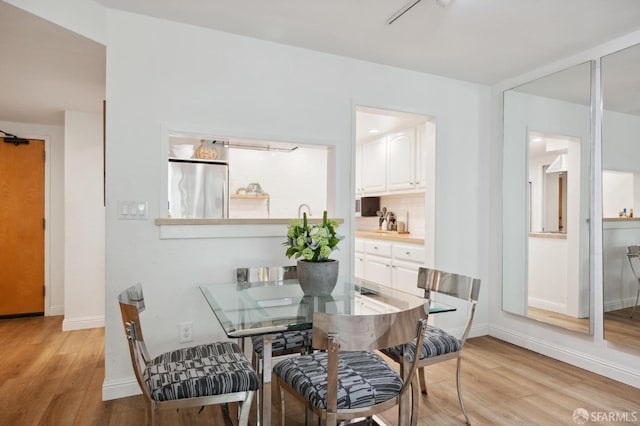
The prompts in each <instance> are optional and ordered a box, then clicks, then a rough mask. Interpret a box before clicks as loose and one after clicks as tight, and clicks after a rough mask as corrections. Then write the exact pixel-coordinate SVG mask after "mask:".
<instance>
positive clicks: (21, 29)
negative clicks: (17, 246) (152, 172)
mask: <svg viewBox="0 0 640 426" xmlns="http://www.w3.org/2000/svg"><path fill="white" fill-rule="evenodd" d="M97 1H98V3H101V4H103V5H105V6H106V7H109V8H116V9H122V10H127V11H131V12H135V13H140V14H145V15H149V16H154V17H159V18H165V19H169V20H174V21H178V22H183V23H188V24H192V25H197V26H202V27H208V28H213V29H216V30H220V31H226V32H231V33H236V34H241V35H246V36H249V37H255V38H260V39H265V40H270V41H273V42H277V43H283V44H288V45H293V46H299V47H304V48H308V49H312V50H317V51H321V52H327V53H331V54H336V55H343V56H348V57H353V58H357V59H362V60H366V61H372V62H378V63H382V64H388V65H392V66H397V67H402V68H407V69H411V70H416V71H421V72H427V73H431V74H436V75H443V76H447V77H451V78H456V79H461V80H466V81H472V82H477V83H481V84H487V85H491V84H495V83H498V82H500V81H504V80H506V79H509V78H512V77H515V76H517V75H520V74H523V73H525V72H527V71H530V70H532V69H534V68H537V67H540V66H543V65H545V64H548V63H551V62H554V61H556V60H559V59H561V58H564V57H567V56H570V55H572V54H575V53H578V52H580V51H583V50H585V49H588V48H590V47H593V46H595V45H598V44H602V43H604V42H606V41H609V40H612V39H615V38H617V37H620V36H622V35H625V34H628V33H630V32H633V31H636V30H639V29H640V1H637V0H562V1H557V0H536V1H532V0H451V3H450V5H449V6H448V7H446V8H443V7H440V6H438V5H437V4H436V2H435V0H422V1H421V2H419V3H418V4H417V5H416V6H415V7H413V8H412V9H411V10H410V11H409V12H408V13H406V14H405V15H403V16H402V17H400V18H399V19H398V20H396V21H395V22H394V23H393V24H391V25H388V24H387V20H388V19H389V18H390V17H391V16H392V15H393V14H394V13H395V12H396V11H398V10H399V9H401V8H402V7H403V6H404V5H405V4H407V0H350V1H345V0H323V1H316V2H312V1H302V0H273V1H264V0H182V1H180V2H177V1H175V0H136V1H131V0H97ZM0 58H2V62H3V66H2V67H0V81H1V82H2V87H3V93H2V96H1V97H0V121H21V122H37V123H43V124H61V123H62V122H63V111H64V110H65V109H71V110H80V111H100V110H101V103H102V100H103V99H104V92H105V89H104V84H105V83H104V82H105V47H104V46H101V45H100V44H98V43H95V42H93V41H90V40H88V39H85V38H83V37H80V36H78V35H76V34H74V33H72V32H70V31H67V30H64V29H62V28H60V27H57V26H56V25H54V24H51V23H49V22H48V21H45V20H43V19H40V18H36V17H35V16H33V15H31V14H29V13H27V12H24V11H22V10H21V9H18V8H15V7H13V6H10V5H8V4H7V3H5V2H2V1H0ZM6 64H9V65H10V66H5V65H6Z"/></svg>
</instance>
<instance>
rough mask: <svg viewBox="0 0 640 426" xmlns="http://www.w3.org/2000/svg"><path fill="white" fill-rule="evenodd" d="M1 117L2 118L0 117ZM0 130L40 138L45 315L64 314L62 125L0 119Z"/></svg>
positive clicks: (63, 150)
mask: <svg viewBox="0 0 640 426" xmlns="http://www.w3.org/2000/svg"><path fill="white" fill-rule="evenodd" d="M0 118H1V117H0ZM0 129H2V130H5V131H7V132H9V133H13V134H15V135H17V136H20V137H23V138H29V139H43V140H44V141H45V150H46V153H47V160H46V162H45V189H44V197H45V220H46V223H47V227H46V229H45V234H44V235H45V242H44V244H45V248H44V252H45V272H44V273H45V277H44V280H45V288H46V296H45V307H44V310H45V315H62V314H63V313H64V152H65V146H64V143H65V141H64V128H63V127H62V126H49V125H41V124H32V123H15V122H7V121H0Z"/></svg>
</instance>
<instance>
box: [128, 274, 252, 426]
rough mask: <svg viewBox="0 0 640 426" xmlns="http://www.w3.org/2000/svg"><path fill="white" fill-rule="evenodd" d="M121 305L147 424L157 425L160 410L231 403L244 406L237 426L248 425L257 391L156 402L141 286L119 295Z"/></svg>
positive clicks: (138, 285) (135, 286) (130, 288)
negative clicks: (150, 380)
mask: <svg viewBox="0 0 640 426" xmlns="http://www.w3.org/2000/svg"><path fill="white" fill-rule="evenodd" d="M118 302H119V305H120V312H121V314H122V323H123V325H124V331H125V334H126V336H127V342H128V344H129V354H130V356H131V364H132V366H133V371H134V373H135V376H136V380H137V381H138V385H139V386H140V389H141V390H142V394H143V396H144V400H145V403H146V413H145V417H146V422H145V423H146V424H149V422H150V423H151V425H153V426H155V425H156V422H157V412H158V410H168V409H178V408H187V407H202V406H205V405H213V404H226V403H230V402H238V403H240V404H241V410H240V415H239V419H238V424H239V425H243V426H245V425H247V424H248V423H249V412H250V410H251V401H252V399H253V396H254V393H255V391H244V392H233V393H226V394H220V395H213V396H202V397H191V398H183V399H176V400H169V401H156V400H154V399H153V398H152V396H151V392H150V390H149V388H148V387H147V385H146V382H145V379H144V371H145V368H147V367H148V366H149V365H150V362H151V360H152V359H153V358H151V357H150V356H149V351H148V350H147V345H146V343H145V340H144V337H143V334H142V328H141V325H140V313H141V312H143V311H144V309H145V304H144V296H143V292H142V285H141V284H139V283H138V284H136V285H134V286H132V287H129V288H127V289H126V290H124V291H123V292H122V293H120V294H119V295H118Z"/></svg>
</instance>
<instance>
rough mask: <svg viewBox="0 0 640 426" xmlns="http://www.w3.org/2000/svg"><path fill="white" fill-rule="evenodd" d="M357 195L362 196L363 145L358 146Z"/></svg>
mask: <svg viewBox="0 0 640 426" xmlns="http://www.w3.org/2000/svg"><path fill="white" fill-rule="evenodd" d="M355 173H356V195H360V194H362V191H363V189H362V144H357V145H356V171H355Z"/></svg>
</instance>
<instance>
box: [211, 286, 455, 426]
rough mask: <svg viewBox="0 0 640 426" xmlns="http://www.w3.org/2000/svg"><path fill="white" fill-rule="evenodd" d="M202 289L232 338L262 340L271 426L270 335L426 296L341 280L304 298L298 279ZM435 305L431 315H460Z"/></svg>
mask: <svg viewBox="0 0 640 426" xmlns="http://www.w3.org/2000/svg"><path fill="white" fill-rule="evenodd" d="M200 290H201V292H202V294H203V295H204V297H205V299H206V300H207V302H208V304H209V306H210V307H211V309H212V311H213V313H214V314H215V316H216V318H217V319H218V321H219V322H220V325H221V326H222V328H223V330H224V332H225V333H226V335H227V336H228V337H230V338H245V337H252V336H261V337H262V339H263V345H264V346H263V347H264V350H263V352H264V355H263V360H262V372H263V373H262V380H263V391H262V392H261V394H262V398H261V399H262V403H261V404H259V406H260V405H261V406H262V413H263V415H262V416H261V417H262V421H263V423H262V424H264V425H270V422H271V391H270V386H269V385H270V382H271V370H272V358H271V348H272V346H271V336H272V335H273V334H275V333H281V332H285V331H291V330H306V329H311V328H312V327H313V314H314V312H326V313H336V314H347V315H371V314H378V313H387V312H397V311H401V310H407V309H411V308H415V307H417V306H420V305H422V304H424V303H425V299H424V298H423V297H419V296H417V295H415V294H410V293H406V292H402V291H399V290H395V289H392V288H390V287H387V286H383V285H378V284H375V283H371V282H368V281H364V280H360V279H351V280H340V279H339V280H338V284H337V285H336V288H335V289H334V291H333V292H332V293H331V295H330V296H305V295H304V293H303V292H302V289H301V288H300V285H299V284H298V281H297V280H296V279H285V280H277V281H259V282H234V283H222V284H220V283H217V284H213V283H212V284H203V285H201V286H200ZM455 309H456V308H455V307H453V306H449V305H446V304H443V303H439V302H437V301H433V300H432V301H430V306H429V313H430V314H435V313H441V312H451V311H455Z"/></svg>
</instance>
